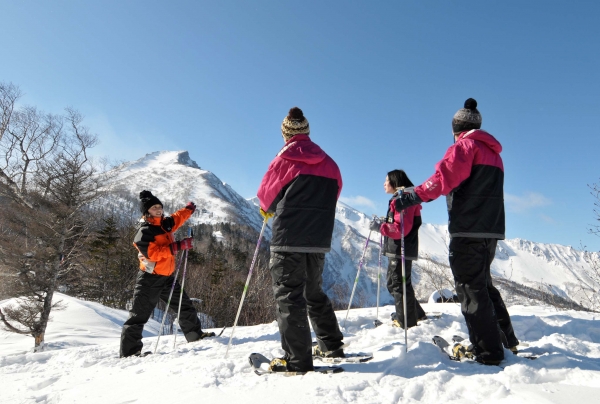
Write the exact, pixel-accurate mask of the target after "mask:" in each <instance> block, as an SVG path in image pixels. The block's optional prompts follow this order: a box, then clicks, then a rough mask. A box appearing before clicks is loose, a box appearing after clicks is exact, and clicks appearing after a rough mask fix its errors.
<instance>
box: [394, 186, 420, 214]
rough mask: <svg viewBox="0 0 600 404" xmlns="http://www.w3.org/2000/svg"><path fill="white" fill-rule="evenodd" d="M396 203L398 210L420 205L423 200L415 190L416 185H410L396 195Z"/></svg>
mask: <svg viewBox="0 0 600 404" xmlns="http://www.w3.org/2000/svg"><path fill="white" fill-rule="evenodd" d="M394 199H395V200H394V203H395V206H396V210H397V211H398V212H401V211H403V210H404V209H406V208H408V207H411V206H414V205H418V204H420V203H422V202H423V200H422V199H421V198H419V195H417V193H416V192H415V187H408V188H403V189H400V190H398V194H397V195H396V196H395V197H394Z"/></svg>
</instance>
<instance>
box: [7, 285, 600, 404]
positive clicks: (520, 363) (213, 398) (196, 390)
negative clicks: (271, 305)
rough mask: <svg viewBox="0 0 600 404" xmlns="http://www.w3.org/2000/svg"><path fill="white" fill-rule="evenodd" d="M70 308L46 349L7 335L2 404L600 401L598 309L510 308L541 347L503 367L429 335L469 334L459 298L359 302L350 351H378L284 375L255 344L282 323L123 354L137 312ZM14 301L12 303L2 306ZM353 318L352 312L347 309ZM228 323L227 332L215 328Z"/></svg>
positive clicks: (57, 320) (275, 339)
mask: <svg viewBox="0 0 600 404" xmlns="http://www.w3.org/2000/svg"><path fill="white" fill-rule="evenodd" d="M57 298H59V299H62V300H63V302H64V303H65V304H66V309H65V310H63V311H56V312H54V313H53V319H52V320H51V322H50V324H49V327H48V331H47V334H46V341H47V343H48V347H47V351H45V352H42V353H36V354H34V353H30V351H31V347H32V345H33V339H32V338H31V337H26V336H19V335H15V334H9V333H7V332H4V331H3V332H1V333H0V355H1V356H0V380H1V382H0V402H2V403H102V404H107V403H215V402H219V403H223V404H225V403H261V404H264V403H266V402H270V403H303V404H310V403H320V404H325V403H416V402H421V403H528V404H532V403H569V404H573V403H578V404H583V403H600V321H599V320H600V318H599V316H598V314H591V313H583V312H573V311H566V312H557V311H555V310H554V309H551V308H545V307H536V306H528V307H524V306H513V307H510V308H509V311H510V314H511V316H512V319H513V322H514V327H515V329H516V332H517V336H518V338H519V339H520V340H521V341H522V342H527V343H528V344H529V347H528V348H526V350H527V351H530V352H532V353H535V354H539V355H541V357H540V358H539V359H537V360H528V359H524V358H519V357H516V356H513V355H512V354H510V353H508V352H507V359H506V360H505V361H504V362H503V363H502V364H501V366H500V367H498V366H483V365H480V364H477V363H472V362H467V363H456V362H452V361H450V360H449V359H448V358H447V357H446V356H444V355H443V354H442V353H441V352H440V351H439V350H438V348H437V347H435V346H434V345H433V344H432V343H431V342H430V341H431V336H433V335H441V336H443V337H446V338H447V339H450V338H451V337H452V335H454V334H458V335H461V336H463V337H467V334H466V327H465V324H464V321H463V318H462V315H461V314H460V308H459V306H457V305H455V304H425V305H424V308H425V309H426V310H427V311H428V312H432V311H440V312H443V313H444V314H443V316H442V317H441V318H440V319H436V320H426V321H424V322H422V323H420V325H419V326H418V327H415V328H412V329H410V330H409V331H408V353H406V352H405V348H406V347H405V345H404V331H403V330H399V329H396V328H392V327H391V326H390V324H389V321H388V319H389V317H390V313H391V311H392V310H393V308H392V306H385V307H381V308H380V309H379V319H380V320H381V321H382V322H383V323H384V324H383V325H382V326H380V327H377V328H375V327H374V325H373V320H374V319H375V309H374V308H366V309H357V310H352V311H351V312H350V315H349V317H348V322H347V328H346V329H345V330H344V335H345V342H346V343H349V344H350V345H349V347H348V348H347V349H346V351H347V352H358V351H362V352H372V353H373V354H374V359H373V360H371V361H370V362H367V363H364V364H346V365H344V368H345V370H346V371H345V372H344V373H339V374H333V375H322V374H307V375H305V376H294V377H285V376H281V375H267V376H257V375H255V374H254V373H253V372H252V371H251V369H250V366H249V364H248V361H247V357H248V355H249V354H250V353H252V352H259V353H262V354H264V355H266V356H269V357H271V356H278V355H281V354H282V352H281V350H280V349H279V333H278V330H277V325H276V323H275V322H273V323H270V324H263V325H257V326H251V327H238V328H237V329H236V332H235V336H234V339H233V345H232V348H231V349H230V351H229V355H228V357H227V358H224V355H225V349H226V347H227V343H228V341H229V335H230V332H231V329H227V330H226V331H225V332H224V333H223V335H222V336H221V337H219V338H212V339H208V340H203V341H199V342H196V343H191V344H187V343H185V342H184V338H183V337H182V336H181V335H180V336H179V337H178V338H177V346H176V348H175V349H173V336H163V337H161V339H160V345H159V351H158V353H157V354H156V355H150V356H147V357H145V358H126V359H119V358H118V347H119V335H120V330H121V324H122V322H123V321H124V319H125V318H126V317H127V313H126V312H123V311H119V310H112V309H108V308H106V307H103V306H101V305H99V304H96V303H90V302H84V301H81V300H77V299H74V298H71V297H69V296H65V295H58V296H57ZM7 303H9V302H8V301H3V302H1V303H0V305H2V306H4V305H5V304H7ZM337 314H338V319H339V320H340V322H343V320H344V317H345V312H343V311H342V312H338V313H337ZM157 329H158V324H157V323H156V322H154V321H151V323H149V324H148V325H147V327H146V334H145V337H146V338H145V339H144V343H145V348H146V349H148V350H150V349H151V350H153V349H154V345H155V343H156V339H157V338H156V332H157ZM213 331H217V330H213Z"/></svg>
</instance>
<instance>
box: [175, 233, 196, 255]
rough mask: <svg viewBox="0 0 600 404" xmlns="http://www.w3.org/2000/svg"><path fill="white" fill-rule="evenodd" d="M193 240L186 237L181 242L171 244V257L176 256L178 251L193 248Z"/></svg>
mask: <svg viewBox="0 0 600 404" xmlns="http://www.w3.org/2000/svg"><path fill="white" fill-rule="evenodd" d="M193 240H194V239H193V238H191V237H186V238H184V239H183V240H181V241H176V242H174V243H171V251H172V252H173V255H175V254H177V253H178V252H179V251H183V250H190V249H192V248H193V247H194V242H193Z"/></svg>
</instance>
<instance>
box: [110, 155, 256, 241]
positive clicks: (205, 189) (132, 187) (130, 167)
mask: <svg viewBox="0 0 600 404" xmlns="http://www.w3.org/2000/svg"><path fill="white" fill-rule="evenodd" d="M108 176H109V178H111V179H112V180H114V181H113V183H114V184H113V185H112V186H111V188H110V189H111V191H112V197H113V198H114V197H117V198H118V196H117V195H121V196H122V195H128V196H130V197H133V198H135V199H136V200H137V198H138V195H139V192H140V191H142V190H144V189H147V190H150V191H151V192H152V193H153V194H154V195H156V196H157V197H158V198H159V199H160V200H161V201H162V202H163V204H165V205H167V206H170V207H171V208H172V209H173V210H174V209H178V208H180V207H183V206H184V205H185V204H186V203H187V202H188V201H194V202H195V203H196V205H197V206H198V209H197V211H196V212H197V213H196V214H194V217H193V218H192V222H196V223H212V224H214V223H219V222H234V223H238V224H246V225H250V226H252V227H253V228H254V229H255V230H257V231H260V228H261V226H262V217H261V216H260V214H259V212H258V210H257V209H256V208H255V207H254V205H253V204H252V203H250V202H248V201H247V200H246V199H244V198H242V197H241V196H240V195H239V194H238V193H237V192H235V191H234V190H233V189H232V188H231V186H229V185H228V184H226V183H224V182H222V181H221V180H220V179H219V178H218V177H217V176H216V175H214V174H213V173H211V172H210V171H207V170H203V169H201V168H200V167H199V166H198V164H196V162H195V161H193V160H192V159H191V158H190V156H189V154H188V152H187V151H161V152H154V153H150V154H147V155H146V156H144V157H142V158H141V159H139V160H136V161H133V162H128V163H124V164H122V165H120V166H119V167H116V168H114V169H113V170H111V171H109V172H108Z"/></svg>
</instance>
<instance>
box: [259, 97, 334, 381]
mask: <svg viewBox="0 0 600 404" xmlns="http://www.w3.org/2000/svg"><path fill="white" fill-rule="evenodd" d="M281 133H282V136H283V140H284V142H285V145H284V146H283V148H282V149H281V151H280V152H279V153H278V154H277V156H276V157H275V159H274V160H273V161H272V162H271V164H270V165H269V168H268V170H267V172H266V174H265V175H264V177H263V180H262V182H261V184H260V187H259V189H258V193H257V196H258V199H259V201H260V211H261V214H262V215H263V216H265V217H266V218H268V217H271V216H273V223H272V238H271V246H270V248H271V259H270V263H269V269H270V272H271V276H272V280H273V292H274V295H275V300H276V301H277V306H278V309H277V323H278V325H279V332H280V334H281V346H282V348H283V350H284V351H285V356H284V358H282V359H276V360H275V361H277V363H276V364H274V363H272V366H271V367H272V369H273V370H276V371H277V370H280V371H284V370H289V371H311V370H313V360H312V357H313V349H312V339H311V335H310V325H309V322H308V321H309V320H308V318H307V314H308V317H309V318H310V322H311V324H312V327H313V330H314V331H315V334H316V337H317V346H316V347H315V352H314V353H315V354H316V355H321V356H328V357H343V356H344V351H343V349H342V345H343V342H342V339H343V335H342V333H341V331H340V328H339V325H338V322H337V318H336V316H335V313H334V311H333V307H332V305H331V302H330V300H329V298H328V297H327V295H326V294H325V292H323V288H322V285H323V278H322V274H323V266H324V264H325V253H327V252H328V251H329V250H330V248H331V238H332V233H333V225H334V220H335V208H336V204H337V200H338V197H339V196H340V192H341V191H342V177H341V174H340V170H339V168H338V166H337V164H336V163H335V161H333V159H332V158H331V157H329V156H328V155H327V153H325V152H324V151H323V149H321V148H320V147H319V146H318V145H317V144H316V143H313V141H312V140H311V138H310V127H309V124H308V120H307V119H306V118H305V117H304V114H303V112H302V110H301V109H300V108H297V107H294V108H292V109H290V111H289V114H288V115H287V116H286V117H285V119H284V120H283V123H282V125H281ZM275 361H274V362H275Z"/></svg>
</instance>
